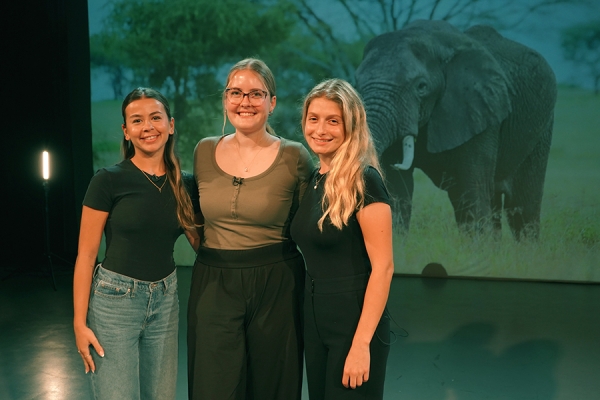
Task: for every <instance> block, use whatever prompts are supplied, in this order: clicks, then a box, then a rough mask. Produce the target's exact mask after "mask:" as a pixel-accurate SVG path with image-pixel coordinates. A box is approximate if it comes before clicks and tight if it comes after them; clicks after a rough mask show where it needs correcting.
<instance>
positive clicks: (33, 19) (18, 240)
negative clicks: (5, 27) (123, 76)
mask: <svg viewBox="0 0 600 400" xmlns="http://www.w3.org/2000/svg"><path fill="white" fill-rule="evenodd" d="M8 7H10V8H11V10H10V11H9V13H8V15H7V16H8V20H9V21H8V22H9V26H11V28H10V33H9V35H5V36H4V39H3V43H5V44H6V45H3V47H4V52H3V62H2V64H3V69H4V70H5V72H4V74H3V76H4V78H5V79H4V85H8V90H7V91H3V93H6V94H8V96H3V97H4V101H3V103H4V104H6V103H9V106H8V109H6V108H5V111H6V113H5V114H4V115H5V120H4V122H5V124H4V132H3V141H4V146H3V157H2V165H3V168H2V177H3V178H2V180H1V182H2V184H1V185H2V206H3V211H4V213H3V214H4V216H5V218H3V229H2V250H3V252H2V253H3V254H2V258H1V259H0V260H1V261H0V266H2V267H10V268H12V267H19V266H27V265H32V264H35V263H43V262H45V258H44V251H45V241H44V240H45V239H44V238H45V236H44V231H45V224H44V215H45V214H44V189H43V180H42V177H41V152H42V151H43V150H48V151H49V152H50V154H51V177H50V181H49V188H50V189H49V196H48V198H49V201H48V205H49V210H50V213H49V216H50V218H49V219H50V231H51V234H50V237H51V240H50V245H51V246H50V247H51V251H52V252H53V253H56V255H58V256H60V257H63V258H66V259H67V260H70V261H71V262H74V260H75V255H76V250H77V237H78V234H79V232H78V227H79V214H80V212H81V201H82V199H83V195H84V194H85V190H86V188H87V184H88V182H89V179H90V177H91V175H92V172H93V171H92V135H91V114H90V76H89V35H88V16H87V2H86V0H48V1H40V0H37V1H28V0H26V1H22V2H9V3H8ZM6 47H8V48H6ZM6 68H8V71H6ZM5 107H6V106H5ZM6 141H8V143H7V142H6Z"/></svg>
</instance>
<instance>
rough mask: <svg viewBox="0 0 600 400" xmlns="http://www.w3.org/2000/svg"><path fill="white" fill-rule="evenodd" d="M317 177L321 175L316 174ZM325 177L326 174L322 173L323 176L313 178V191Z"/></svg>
mask: <svg viewBox="0 0 600 400" xmlns="http://www.w3.org/2000/svg"><path fill="white" fill-rule="evenodd" d="M317 175H321V174H320V173H318V172H317ZM325 175H327V172H326V173H324V174H323V175H321V176H318V177H316V178H315V186H314V189H316V188H317V187H318V186H319V183H321V181H322V180H323V178H325Z"/></svg>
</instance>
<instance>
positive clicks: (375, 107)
mask: <svg viewBox="0 0 600 400" xmlns="http://www.w3.org/2000/svg"><path fill="white" fill-rule="evenodd" d="M361 94H362V96H363V99H364V103H365V108H366V110H367V119H368V123H369V128H370V130H371V134H372V135H373V140H374V142H375V147H376V149H377V153H378V154H379V155H380V156H381V155H382V154H383V153H384V152H385V151H386V150H387V149H388V148H389V147H392V146H393V145H394V144H399V142H400V140H402V146H403V154H404V156H403V160H402V162H399V161H400V160H399V158H400V157H399V153H397V154H398V159H396V160H394V161H395V163H393V164H392V167H393V168H395V169H397V170H408V169H410V168H411V166H412V163H413V160H414V145H415V137H416V136H417V133H418V129H419V128H418V126H419V109H418V108H419V103H418V101H416V99H413V98H412V97H411V96H410V93H407V92H406V90H402V89H398V88H394V89H393V90H390V86H389V85H387V84H386V85H385V87H381V86H380V85H377V84H370V85H368V86H366V87H365V88H363V89H362V91H361Z"/></svg>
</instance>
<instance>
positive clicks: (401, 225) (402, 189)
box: [383, 164, 414, 233]
mask: <svg viewBox="0 0 600 400" xmlns="http://www.w3.org/2000/svg"><path fill="white" fill-rule="evenodd" d="M383 169H384V173H385V178H386V181H387V188H388V190H389V192H390V194H391V197H392V213H393V217H392V218H393V219H392V222H393V226H394V230H395V231H396V232H398V233H407V232H408V227H409V226H410V216H411V212H412V196H413V192H414V180H413V175H412V174H413V170H412V169H410V170H408V171H397V170H395V169H393V168H391V167H390V166H389V165H385V164H384V168H383Z"/></svg>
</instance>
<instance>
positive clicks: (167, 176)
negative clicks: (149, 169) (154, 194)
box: [140, 169, 169, 193]
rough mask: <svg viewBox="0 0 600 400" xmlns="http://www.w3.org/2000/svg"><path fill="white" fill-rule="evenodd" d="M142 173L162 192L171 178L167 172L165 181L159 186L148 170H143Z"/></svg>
mask: <svg viewBox="0 0 600 400" xmlns="http://www.w3.org/2000/svg"><path fill="white" fill-rule="evenodd" d="M140 171H142V170H141V169H140ZM142 173H143V174H144V176H145V177H146V179H148V180H149V181H150V183H151V184H153V185H154V187H155V188H157V189H158V192H159V193H162V189H163V187H165V183H167V180H169V175H167V174H165V181H164V182H163V183H162V185H160V186H158V185H157V184H156V183H154V181H153V180H152V179H151V178H150V175H148V174H147V173H146V171H142Z"/></svg>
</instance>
